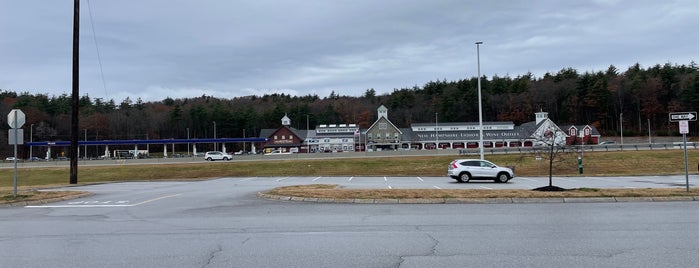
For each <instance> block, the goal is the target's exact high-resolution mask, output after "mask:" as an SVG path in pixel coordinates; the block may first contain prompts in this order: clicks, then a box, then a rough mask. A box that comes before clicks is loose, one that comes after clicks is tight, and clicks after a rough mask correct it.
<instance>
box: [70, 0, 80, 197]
mask: <svg viewBox="0 0 699 268" xmlns="http://www.w3.org/2000/svg"><path fill="white" fill-rule="evenodd" d="M73 3H74V4H73V6H74V8H73V96H72V101H71V103H72V105H71V106H73V107H72V108H73V109H72V113H71V126H70V155H69V156H70V184H77V183H78V131H79V128H78V111H79V109H80V107H79V104H80V99H79V95H80V87H79V85H80V68H79V66H80V56H79V52H80V0H73Z"/></svg>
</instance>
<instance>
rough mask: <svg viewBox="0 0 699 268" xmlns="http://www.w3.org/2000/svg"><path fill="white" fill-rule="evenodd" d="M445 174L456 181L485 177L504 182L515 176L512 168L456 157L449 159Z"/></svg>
mask: <svg viewBox="0 0 699 268" xmlns="http://www.w3.org/2000/svg"><path fill="white" fill-rule="evenodd" d="M447 174H448V175H449V177H451V178H453V179H455V180H456V181H458V182H468V181H470V180H472V179H487V180H495V182H502V183H505V182H507V181H509V180H510V179H512V178H514V177H515V173H514V172H513V171H512V169H510V168H506V167H501V166H498V165H496V164H493V163H492V162H490V161H487V160H480V159H457V160H454V161H451V163H449V168H448V170H447Z"/></svg>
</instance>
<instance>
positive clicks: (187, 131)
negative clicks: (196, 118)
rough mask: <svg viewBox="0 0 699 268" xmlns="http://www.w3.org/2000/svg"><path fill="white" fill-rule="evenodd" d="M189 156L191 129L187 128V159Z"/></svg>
mask: <svg viewBox="0 0 699 268" xmlns="http://www.w3.org/2000/svg"><path fill="white" fill-rule="evenodd" d="M189 156H190V155H189V128H187V157H189Z"/></svg>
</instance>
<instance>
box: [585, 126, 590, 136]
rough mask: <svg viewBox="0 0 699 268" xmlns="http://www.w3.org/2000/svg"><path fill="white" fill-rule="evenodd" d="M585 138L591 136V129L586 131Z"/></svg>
mask: <svg viewBox="0 0 699 268" xmlns="http://www.w3.org/2000/svg"><path fill="white" fill-rule="evenodd" d="M585 136H590V129H589V128H586V129H585Z"/></svg>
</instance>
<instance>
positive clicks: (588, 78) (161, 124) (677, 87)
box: [0, 61, 699, 154]
mask: <svg viewBox="0 0 699 268" xmlns="http://www.w3.org/2000/svg"><path fill="white" fill-rule="evenodd" d="M477 83H478V77H471V78H469V79H462V80H458V81H446V80H437V81H429V82H427V83H425V84H424V85H422V86H418V85H416V86H414V87H412V88H400V89H394V90H393V92H391V93H387V94H380V95H377V93H376V90H374V89H373V88H370V89H367V90H366V91H365V92H364V94H363V95H361V96H345V95H340V94H338V93H336V92H333V93H331V94H330V95H329V96H326V97H320V96H318V95H315V94H308V95H304V96H291V95H287V94H269V95H263V96H245V97H234V98H221V97H213V96H206V95H203V96H200V97H192V98H178V99H173V98H170V97H168V98H165V99H163V100H161V101H149V102H145V101H143V100H141V99H136V100H132V99H131V98H126V99H124V100H122V101H121V102H120V103H117V102H115V101H114V100H104V99H101V98H94V99H93V98H90V97H89V96H87V95H86V96H82V97H81V98H80V104H79V105H80V113H79V114H80V119H79V122H80V129H81V130H83V132H84V133H81V135H80V137H81V140H82V139H87V140H116V139H171V138H174V139H181V138H187V137H190V138H212V137H213V136H214V125H215V128H216V136H217V137H257V136H258V135H259V133H260V130H261V129H265V128H277V127H279V126H280V124H281V121H280V120H281V118H282V117H283V116H284V115H285V114H286V115H288V116H289V117H290V118H291V119H292V127H294V128H297V129H306V128H310V129H314V128H315V126H316V125H319V124H343V123H347V124H350V123H356V124H359V126H360V127H361V128H368V127H369V126H370V125H371V124H372V123H373V122H374V121H375V120H376V109H377V108H378V106H379V105H382V104H383V105H385V106H386V107H387V108H388V109H389V119H390V120H391V121H392V122H393V123H394V124H395V125H396V126H398V127H409V126H410V124H412V123H427V122H435V120H439V122H476V121H478V98H477V96H478V89H477ZM481 91H482V96H483V118H484V119H483V120H484V121H512V122H514V123H515V124H516V125H519V124H522V123H525V122H529V121H533V120H534V113H535V112H537V111H540V110H542V111H546V112H548V113H549V118H551V119H552V120H553V121H554V122H557V123H559V124H589V125H593V126H595V127H596V128H597V129H598V130H599V131H600V132H601V133H602V135H603V136H618V135H620V132H621V131H622V130H623V135H624V136H634V135H647V134H648V130H649V129H650V131H651V132H652V134H653V135H658V136H663V135H676V134H677V132H678V129H677V126H675V125H674V124H672V123H670V122H669V119H668V113H669V112H681V111H694V110H695V109H696V107H698V106H699V68H698V67H697V65H696V63H694V62H693V61H692V62H691V63H690V64H688V65H678V64H670V63H666V64H664V65H660V64H657V65H655V66H651V67H647V68H643V67H641V66H640V65H639V64H635V65H633V66H630V67H628V68H627V69H626V70H623V71H621V70H619V69H617V68H616V67H615V66H613V65H612V66H609V67H608V68H607V70H605V71H597V72H584V73H580V72H579V71H577V70H575V69H573V68H565V69H562V70H560V71H558V72H557V73H546V74H544V75H543V77H535V76H534V75H532V74H531V73H527V74H523V75H518V76H516V77H510V76H504V77H501V76H497V75H495V76H492V77H486V76H483V77H481ZM338 92H341V89H338ZM11 109H22V111H23V112H24V113H25V114H26V124H25V126H24V129H25V140H26V141H29V140H30V137H29V134H30V133H29V131H27V130H28V129H29V128H30V126H31V134H32V137H31V139H32V140H34V141H60V140H64V141H65V140H70V123H71V120H70V112H71V97H70V96H69V95H67V94H63V95H60V96H49V95H47V94H29V93H26V92H25V93H16V92H14V91H11V90H1V91H0V112H2V113H3V114H7V113H9V111H10V110H11ZM3 118H4V117H3ZM622 122H623V124H622ZM2 126H3V128H4V129H8V128H9V126H8V125H7V124H2ZM690 126H691V129H690V135H691V134H692V133H696V131H697V127H696V126H695V124H690ZM6 133H7V132H6ZM0 142H2V144H1V145H0V146H1V148H2V151H3V152H6V153H5V154H7V152H11V147H10V146H9V145H8V143H7V135H2V136H0Z"/></svg>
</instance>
